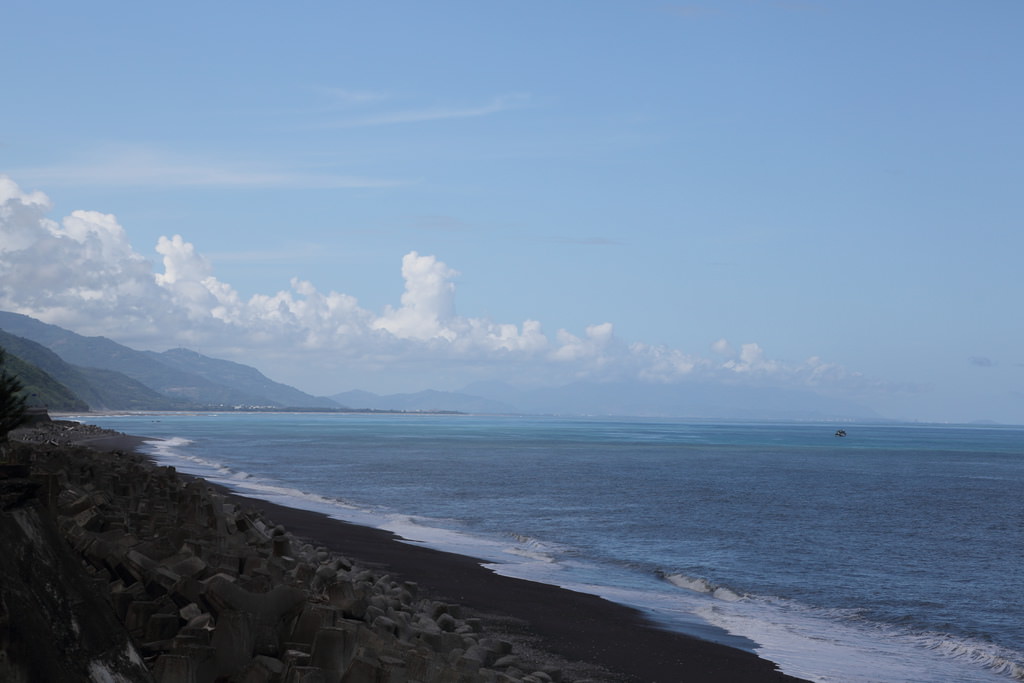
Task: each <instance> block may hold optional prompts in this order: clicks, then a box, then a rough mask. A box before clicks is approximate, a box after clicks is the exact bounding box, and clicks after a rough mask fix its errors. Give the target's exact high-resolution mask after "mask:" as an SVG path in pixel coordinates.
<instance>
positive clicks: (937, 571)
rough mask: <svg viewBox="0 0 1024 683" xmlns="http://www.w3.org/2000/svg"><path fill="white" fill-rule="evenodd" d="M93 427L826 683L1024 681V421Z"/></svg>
mask: <svg viewBox="0 0 1024 683" xmlns="http://www.w3.org/2000/svg"><path fill="white" fill-rule="evenodd" d="M80 419H81V420H82V421H84V422H88V423H92V424H97V425H99V426H102V427H106V428H110V429H116V430H118V431H122V432H126V433H129V434H135V435H139V436H146V437H151V438H152V439H153V441H151V442H150V443H149V444H148V448H149V450H150V452H151V453H152V454H153V455H154V456H155V457H156V459H157V460H158V461H160V462H161V463H163V464H167V465H173V466H175V467H176V468H178V469H179V470H180V471H183V472H189V473H193V474H198V475H201V476H203V477H206V478H207V479H209V480H211V481H215V482H219V483H222V484H226V485H228V486H230V487H232V488H234V489H236V490H237V491H238V492H240V493H243V494H246V495H252V496H257V497H262V498H264V499H267V500H272V501H273V502H276V503H283V504H286V505H291V506H293V507H302V508H308V509H312V510H318V511H322V512H326V513H328V514H330V515H332V516H334V517H337V518H339V519H344V520H348V521H353V522H357V523H361V524H365V525H369V526H374V527H381V528H385V529H390V530H392V531H395V532H397V533H398V534H400V535H401V536H403V537H404V538H406V539H409V541H410V542H417V543H424V544H427V545H430V546H433V547H437V548H440V549H444V550H450V551H455V552H459V553H463V554H467V555H472V556H475V557H479V558H482V559H484V560H485V561H486V562H487V563H488V565H489V566H491V567H493V568H494V569H495V570H496V571H498V572H500V573H502V574H507V575H510V576H516V577H521V578H527V579H533V580H537V581H543V582H547V583H551V584H556V585H559V586H565V587H568V588H572V589H575V590H581V591H586V592H590V593H594V594H597V595H601V596H604V597H606V598H608V599H611V600H614V601H618V602H622V603H626V604H629V605H633V606H636V607H639V608H641V609H643V610H646V611H647V612H648V613H649V614H650V615H651V617H652V618H653V619H655V620H657V621H658V622H660V623H662V624H663V625H665V626H666V627H667V628H671V629H677V630H680V631H684V632H687V633H691V634H697V635H700V636H701V637H704V638H708V639H712V640H717V641H720V642H724V643H726V644H729V645H733V646H735V647H740V648H745V649H749V650H752V651H755V652H757V653H758V654H759V655H761V656H763V657H765V658H767V659H770V660H772V661H774V662H776V663H777V664H778V665H779V666H780V667H781V669H782V670H783V671H785V672H786V673H789V674H792V675H795V676H800V677H803V678H807V679H810V680H813V681H830V682H832V681H837V682H850V683H852V682H858V683H859V682H866V681H885V682H886V683H897V682H903V681H906V682H910V681H913V682H921V683H924V682H927V683H950V682H954V681H955V682H970V681H1008V680H1018V681H1021V680H1024V427H988V426H986V427H974V426H945V425H918V424H844V425H828V424H795V423H794V424H787V423H741V422H707V421H681V420H655V419H587V418H573V419H567V418H555V417H550V418H549V417H493V416H473V415H423V414H312V413H298V414H288V413H259V414H252V413H196V414H137V415H126V416H104V417H100V416H83V417H81V418H80ZM837 426H842V427H843V428H844V429H845V430H846V431H847V434H848V436H846V437H845V438H839V437H836V436H834V435H833V434H834V431H835V429H836V427H837Z"/></svg>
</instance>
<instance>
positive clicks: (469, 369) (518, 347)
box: [0, 176, 848, 390]
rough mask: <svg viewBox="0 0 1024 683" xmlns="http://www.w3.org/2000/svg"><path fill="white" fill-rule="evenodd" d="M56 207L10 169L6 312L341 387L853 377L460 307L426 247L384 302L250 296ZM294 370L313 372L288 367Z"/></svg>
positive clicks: (6, 181) (95, 219) (106, 219)
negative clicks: (355, 379)
mask: <svg viewBox="0 0 1024 683" xmlns="http://www.w3.org/2000/svg"><path fill="white" fill-rule="evenodd" d="M50 210H51V204H50V201H49V199H48V198H47V197H46V195H44V194H43V193H41V192H26V191H23V190H22V189H21V188H20V187H19V186H18V185H17V184H16V183H14V182H13V181H12V180H11V179H10V178H7V177H5V176H0V309H2V310H8V311H15V312H18V313H24V314H26V315H30V316H32V317H35V318H38V319H40V320H43V321H46V322H50V323H53V324H57V325H61V326H63V327H67V328H69V329H72V330H74V331H76V332H79V333H81V334H86V335H105V336H108V337H112V338H114V339H117V340H118V341H121V342H123V343H126V344H129V345H132V346H135V347H141V348H151V349H164V348H168V347H171V346H176V345H184V346H192V347H198V348H199V349H201V350H202V351H203V352H204V353H208V354H211V355H219V356H221V357H226V358H232V359H236V360H240V361H242V362H246V363H249V364H252V365H256V366H257V367H261V369H266V368H268V365H269V366H273V367H274V368H275V369H276V370H278V371H279V373H281V372H296V373H300V374H301V373H305V375H306V377H313V376H316V378H317V379H318V380H319V381H320V382H327V381H328V378H327V377H326V376H325V375H328V374H332V373H333V376H336V377H337V380H336V385H335V388H336V389H337V390H340V389H341V388H344V387H345V386H346V384H345V379H344V378H345V376H346V373H347V372H351V371H352V370H353V369H355V368H358V369H360V370H361V371H377V370H379V371H381V372H396V371H401V370H402V369H409V368H420V369H421V371H423V372H426V370H422V369H423V368H427V369H429V370H435V371H438V372H442V371H447V372H448V375H447V376H450V377H455V376H456V375H459V371H462V372H461V375H460V376H462V377H470V376H471V377H472V378H474V379H479V378H486V377H501V378H504V379H517V380H528V379H530V378H534V379H535V380H536V381H537V383H554V382H558V381H567V380H571V379H578V378H590V379H598V380H603V379H615V380H623V379H635V380H642V381H648V382H677V381H680V380H682V379H685V378H687V377H691V376H695V375H699V376H701V377H704V378H707V377H715V376H717V377H720V378H725V379H733V380H736V379H738V378H743V379H748V380H749V379H755V380H756V379H765V378H772V379H775V380H778V381H785V382H798V383H801V384H805V385H808V384H810V385H815V384H819V385H820V384H824V383H826V382H830V381H837V380H842V379H844V378H848V373H845V371H844V370H843V369H842V368H840V367H838V366H834V365H830V364H827V363H824V362H823V361H821V360H820V359H818V358H810V359H808V360H807V361H805V362H803V363H800V364H796V365H790V364H786V363H782V362H780V361H777V360H773V359H770V358H768V357H767V355H766V353H765V352H764V350H763V349H762V348H761V347H760V346H759V345H757V344H756V343H745V344H741V345H740V346H739V347H738V350H737V349H736V348H735V347H734V346H733V345H732V344H731V343H729V342H728V341H727V340H725V339H720V340H718V341H716V342H715V343H714V344H713V345H712V351H713V352H714V353H713V356H712V358H703V357H700V356H698V355H693V354H689V353H686V352H684V351H682V350H680V349H674V348H671V347H667V346H656V345H649V344H645V343H641V342H634V343H627V342H625V341H622V340H620V339H619V338H617V336H616V334H615V328H614V325H613V324H612V323H611V322H603V323H598V324H593V325H590V326H587V327H586V328H585V329H584V330H583V332H582V333H574V332H572V331H569V330H565V329H558V330H556V331H555V332H554V333H553V334H550V335H549V334H548V333H546V332H545V331H544V329H543V326H542V325H541V323H540V322H539V321H537V320H525V321H523V322H521V323H518V324H516V323H508V322H496V321H493V320H490V319H487V318H481V317H467V316H462V315H459V313H458V312H457V310H456V305H455V303H456V301H455V297H456V279H457V277H458V275H459V274H458V272H457V271H456V270H455V269H453V268H451V267H449V266H448V265H447V264H445V263H444V262H443V261H441V260H439V259H438V258H437V257H436V256H433V255H423V254H420V253H418V252H415V251H412V252H409V253H408V254H406V255H405V256H404V257H403V258H402V263H401V276H402V278H403V279H404V281H405V290H404V292H403V294H402V296H401V300H400V302H399V303H398V305H396V306H386V307H385V308H384V310H383V311H380V312H374V311H371V310H368V309H366V308H363V307H362V306H361V305H360V304H359V301H358V300H357V299H356V298H355V297H354V296H352V295H349V294H345V293H340V292H335V291H326V292H325V291H321V290H320V289H318V288H317V286H316V285H314V284H313V283H312V282H309V281H307V280H303V279H300V278H298V277H296V278H294V279H292V281H291V283H290V286H289V288H288V289H285V290H281V291H278V292H273V293H265V294H264V293H261V294H255V295H253V296H251V297H249V298H243V297H242V296H240V295H239V293H238V291H237V290H235V289H234V287H232V286H231V285H230V284H229V283H226V282H223V281H221V280H219V279H218V278H217V277H216V274H215V273H214V269H213V267H212V265H211V264H210V262H209V261H208V260H207V259H206V258H205V257H204V256H203V255H202V254H201V253H200V251H199V250H198V249H197V247H196V246H195V245H194V244H193V243H191V242H189V241H187V240H186V239H185V238H184V237H182V236H181V235H173V236H170V237H166V236H165V237H161V238H160V239H159V240H158V242H157V244H156V245H155V252H154V253H155V255H156V256H157V257H158V258H157V259H156V260H154V259H152V258H149V257H147V256H145V255H143V254H141V253H139V252H137V251H136V250H135V249H134V247H133V246H132V245H131V243H130V242H129V239H128V237H127V235H126V233H125V230H124V229H123V228H122V226H121V225H120V224H119V223H118V221H117V219H116V218H115V217H114V216H112V215H110V214H103V213H98V212H95V211H73V212H72V213H71V214H70V215H68V216H66V217H64V218H63V219H61V220H60V221H59V222H58V221H55V220H52V219H51V218H49V217H48V213H49V211H50ZM288 363H290V365H288ZM280 378H281V379H283V380H286V381H293V382H295V383H299V382H298V380H296V379H293V378H292V377H290V376H288V375H287V374H284V375H281V376H280ZM321 386H323V384H321Z"/></svg>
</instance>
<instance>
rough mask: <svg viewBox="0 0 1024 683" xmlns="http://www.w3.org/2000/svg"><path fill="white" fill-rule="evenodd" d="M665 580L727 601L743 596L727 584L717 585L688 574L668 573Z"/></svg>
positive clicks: (737, 599) (735, 600)
mask: <svg viewBox="0 0 1024 683" xmlns="http://www.w3.org/2000/svg"><path fill="white" fill-rule="evenodd" d="M665 580H666V581H668V582H669V583H671V584H672V585H673V586H678V587H679V588H684V589H686V590H689V591H693V592H695V593H704V594H706V595H710V596H712V597H714V598H717V599H719V600H725V601H726V602H738V601H740V600H743V596H742V595H740V594H739V593H736V592H735V591H733V590H731V589H729V588H726V587H725V586H716V585H714V584H712V583H711V582H710V581H708V580H707V579H703V578H700V577H693V576H687V575H686V574H667V575H665Z"/></svg>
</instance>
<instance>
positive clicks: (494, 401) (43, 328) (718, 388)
mask: <svg viewBox="0 0 1024 683" xmlns="http://www.w3.org/2000/svg"><path fill="white" fill-rule="evenodd" d="M0 329H3V330H7V332H9V333H11V334H15V335H20V336H22V337H24V338H26V339H28V340H30V341H33V342H36V343H37V344H41V345H42V347H46V348H44V349H43V351H46V352H45V353H44V352H40V351H39V350H36V351H35V352H34V355H33V358H34V359H36V360H32V359H26V360H29V362H37V360H38V362H40V363H42V365H43V366H45V367H43V369H44V370H46V371H47V372H50V374H51V375H52V376H53V377H54V378H55V379H57V381H59V382H61V383H63V384H65V385H66V386H68V387H69V388H70V389H72V391H73V392H74V393H75V394H76V395H77V396H78V397H79V398H81V399H83V400H85V401H86V402H87V403H89V405H90V406H93V407H101V408H108V409H135V410H145V409H152V410H174V409H189V408H193V409H194V408H202V407H214V406H247V407H262V408H302V409H317V408H323V409H325V410H338V409H351V410H396V411H457V412H465V413H490V414H541V415H544V414H551V415H595V416H637V417H665V418H675V417H680V418H687V417H688V418H707V419H714V418H723V419H771V420H853V419H868V420H871V419H879V416H878V415H877V414H876V413H875V412H874V411H872V410H871V409H869V408H866V407H864V406H862V405H858V404H856V403H854V402H851V401H846V400H842V399H835V398H830V397H826V396H822V395H820V394H817V393H815V392H813V391H810V390H806V389H796V388H789V389H783V388H777V387H773V388H769V387H763V386H762V387H759V386H749V385H739V384H722V383H710V382H680V383H677V384H650V383H642V382H592V381H579V382H574V383H572V384H567V385H564V386H559V387H546V388H520V387H514V386H512V385H509V384H506V383H503V382H493V381H492V382H476V383H474V384H471V385H469V386H467V387H465V388H464V389H463V390H462V391H458V392H455V391H436V390H426V391H420V392H416V393H400V394H391V395H384V396H382V395H378V394H374V393H371V392H367V391H347V392H342V393H339V394H334V395H333V396H330V397H315V396H311V395H310V394H306V393H304V392H302V391H300V390H298V389H296V388H294V387H291V386H289V385H286V384H282V383H280V382H275V381H273V380H271V379H269V378H267V377H266V376H265V375H263V374H262V373H261V372H259V370H257V369H255V368H253V367H250V366H247V365H243V364H241V363H235V362H232V361H226V360H220V359H216V358H210V357H208V356H204V355H202V354H200V353H197V352H195V351H191V350H188V349H181V348H178V349H171V350H168V351H164V352H162V353H157V352H154V351H136V350H134V349H130V348H128V347H126V346H123V345H121V344H118V343H117V342H114V341H112V340H110V339H107V338H105V337H84V336H82V335H79V334H76V333H74V332H70V331H68V330H65V329H63V328H60V327H58V326H56V325H49V324H47V323H43V322H40V321H38V320H35V319H33V318H30V317H28V316H24V315H20V314H15V313H7V312H0ZM42 347H41V348H42ZM47 348H48V349H49V351H47ZM51 351H52V352H54V353H53V355H48V354H49V353H50V352H51ZM15 355H17V354H15ZM87 364H88V366H86V365H87ZM47 368H49V369H47ZM122 373H123V374H122ZM126 404H127V405H126Z"/></svg>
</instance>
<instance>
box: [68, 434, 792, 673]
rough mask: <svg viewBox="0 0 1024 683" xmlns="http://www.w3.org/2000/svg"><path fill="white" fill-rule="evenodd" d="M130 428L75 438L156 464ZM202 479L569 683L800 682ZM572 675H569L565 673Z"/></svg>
mask: <svg viewBox="0 0 1024 683" xmlns="http://www.w3.org/2000/svg"><path fill="white" fill-rule="evenodd" d="M150 440H151V439H146V438H143V437H137V436H131V435H121V434H118V435H103V436H94V437H88V438H86V439H82V440H80V441H77V443H78V444H79V445H83V446H88V447H90V448H94V449H96V450H102V451H113V450H125V451H131V452H134V453H136V454H137V455H140V456H142V457H143V458H145V459H146V460H147V461H148V462H150V463H152V464H153V465H154V466H156V465H157V463H156V462H155V461H154V460H153V458H152V456H150V455H149V454H147V453H144V452H142V451H141V450H140V447H141V445H142V444H143V443H145V442H147V441H150ZM178 476H179V477H181V478H182V479H184V480H191V479H200V480H201V481H203V482H204V483H205V484H206V485H207V486H209V487H210V488H213V489H214V490H215V491H217V492H218V493H219V494H221V495H223V496H224V497H225V499H226V500H228V501H229V502H232V503H234V504H236V505H238V506H239V507H242V508H255V509H257V510H259V511H260V512H261V513H262V514H263V515H265V516H266V518H267V519H270V520H273V521H274V522H275V523H276V524H280V525H282V526H284V527H285V528H286V529H287V530H288V532H289V533H290V534H293V535H295V536H296V537H297V538H302V539H304V540H307V541H309V542H311V543H313V544H314V545H316V546H323V547H325V548H327V549H328V550H329V551H330V552H332V553H338V554H343V555H345V556H346V557H349V558H352V559H353V560H354V561H355V562H356V563H357V564H359V565H360V566H364V567H367V568H371V569H375V570H379V571H383V572H386V573H388V574H390V575H392V576H395V577H397V578H398V579H400V580H405V581H413V582H415V583H417V584H418V585H419V586H421V589H422V590H423V592H425V593H426V594H428V595H431V596H432V597H434V598H435V599H439V600H444V601H449V602H453V603H458V604H460V605H461V606H462V608H463V610H464V611H465V612H467V613H471V614H472V615H473V616H474V617H476V618H479V619H481V621H482V622H483V623H485V624H486V625H487V630H489V631H501V632H502V633H501V635H502V637H507V638H508V639H510V640H512V641H513V642H514V643H515V644H516V649H517V650H522V649H524V648H526V649H530V650H532V651H533V654H534V656H535V657H537V658H539V659H541V660H544V659H552V658H554V659H555V660H556V662H555V663H556V665H557V666H558V667H559V668H561V669H562V670H564V671H565V673H566V674H569V675H570V676H571V675H573V674H575V675H577V676H582V678H576V679H575V680H602V681H637V682H645V683H647V682H649V683H655V682H661V683H673V682H677V681H683V680H686V681H692V682H694V683H736V682H742V681H749V682H751V683H757V682H761V681H764V682H778V683H798V682H799V681H801V680H803V679H798V678H795V677H792V676H789V675H787V674H784V673H782V672H780V671H779V670H778V669H777V668H776V665H775V664H774V663H773V662H771V661H769V660H766V659H763V658H761V657H759V656H757V655H756V654H755V653H753V652H749V651H746V650H741V649H738V648H734V647H730V646H727V645H723V644H720V643H716V642H712V641H710V640H704V639H701V638H698V637H696V636H692V635H688V634H684V633H681V632H677V631H670V630H667V629H665V628H662V627H660V626H659V625H657V624H656V623H655V622H654V621H652V620H651V619H650V618H648V617H647V616H646V615H645V614H644V613H643V612H642V611H640V610H639V609H636V608H633V607H629V606H627V605H623V604H620V603H615V602H612V601H610V600H606V599H604V598H601V597H598V596H595V595H591V594H587V593H580V592H576V591H572V590H569V589H565V588H561V587H558V586H554V585H551V584H544V583H538V582H534V581H528V580H524V579H517V578H512V577H507V576H503V575H500V574H497V573H495V572H494V571H493V570H491V569H488V568H485V567H484V566H483V565H482V562H483V561H482V560H478V559H476V558H473V557H468V556H465V555H459V554H455V553H450V552H445V551H440V550H435V549H432V548H429V547H426V546H422V545H419V544H416V543H411V542H406V541H404V540H403V539H401V537H399V536H397V535H396V534H394V533H392V532H390V531H385V530H381V529H375V528H371V527H367V526H362V525H359V524H354V523H351V522H345V521H341V520H337V519H334V518H331V517H328V516H327V515H325V514H323V513H320V512H314V511H310V510H303V509H301V508H293V507H288V506H284V505H280V504H277V503H272V502H270V501H266V500H263V499H261V498H257V497H252V496H246V495H242V494H239V493H236V492H234V491H233V490H231V489H229V488H228V487H226V486H222V485H220V484H215V483H212V482H209V481H207V480H205V479H201V478H199V477H195V476H192V475H187V474H181V473H179V474H178ZM570 680H572V679H570Z"/></svg>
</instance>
